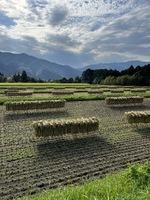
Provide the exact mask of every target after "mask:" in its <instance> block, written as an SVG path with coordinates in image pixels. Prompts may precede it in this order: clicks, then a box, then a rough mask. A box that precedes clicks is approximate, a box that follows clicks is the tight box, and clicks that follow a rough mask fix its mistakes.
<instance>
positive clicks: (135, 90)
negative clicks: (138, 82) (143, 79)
mask: <svg viewBox="0 0 150 200" xmlns="http://www.w3.org/2000/svg"><path fill="white" fill-rule="evenodd" d="M130 92H132V93H145V92H146V89H132V90H130Z"/></svg>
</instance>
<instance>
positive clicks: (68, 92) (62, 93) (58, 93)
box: [52, 91, 74, 96]
mask: <svg viewBox="0 0 150 200" xmlns="http://www.w3.org/2000/svg"><path fill="white" fill-rule="evenodd" d="M52 94H53V95H56V96H57V95H73V94H74V92H73V91H62V92H61V91H57V92H53V93H52Z"/></svg>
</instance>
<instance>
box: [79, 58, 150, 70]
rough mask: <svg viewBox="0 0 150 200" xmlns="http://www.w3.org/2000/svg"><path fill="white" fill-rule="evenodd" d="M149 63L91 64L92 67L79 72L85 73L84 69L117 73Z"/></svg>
mask: <svg viewBox="0 0 150 200" xmlns="http://www.w3.org/2000/svg"><path fill="white" fill-rule="evenodd" d="M149 63H150V62H143V61H139V60H132V61H127V62H119V63H116V62H114V63H99V64H93V65H88V66H85V67H82V68H79V70H80V71H82V72H83V71H85V70H86V69H113V70H114V69H116V70H118V71H121V70H124V69H127V68H129V67H130V66H131V65H132V66H133V67H137V66H138V65H139V66H141V67H142V66H144V65H147V64H149Z"/></svg>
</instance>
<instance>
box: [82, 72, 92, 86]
mask: <svg viewBox="0 0 150 200" xmlns="http://www.w3.org/2000/svg"><path fill="white" fill-rule="evenodd" d="M93 72H94V70H92V69H87V70H85V71H84V72H83V73H82V81H83V82H85V83H89V84H91V83H92V82H93Z"/></svg>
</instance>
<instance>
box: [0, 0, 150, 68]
mask: <svg viewBox="0 0 150 200" xmlns="http://www.w3.org/2000/svg"><path fill="white" fill-rule="evenodd" d="M0 51H4V52H12V53H27V54H29V55H32V56H36V57H38V58H43V59H46V60H49V61H51V62H56V63H59V64H63V65H70V66H72V67H74V68H79V67H83V66H86V65H90V64H97V63H111V62H124V61H129V60H141V61H148V62H149V61H150V0H20V1H18V0H7V1H6V0H0Z"/></svg>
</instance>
